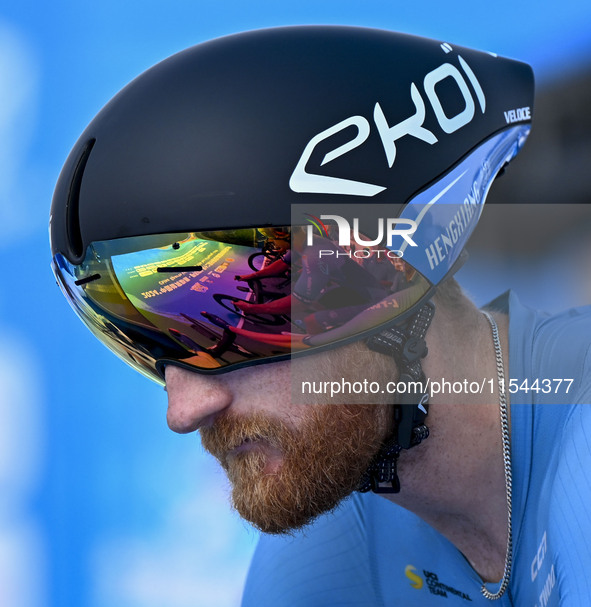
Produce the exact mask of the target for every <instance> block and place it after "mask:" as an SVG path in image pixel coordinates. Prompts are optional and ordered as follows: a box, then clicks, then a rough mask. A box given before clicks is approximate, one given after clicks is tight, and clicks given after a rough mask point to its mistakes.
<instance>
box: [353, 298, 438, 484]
mask: <svg viewBox="0 0 591 607" xmlns="http://www.w3.org/2000/svg"><path fill="white" fill-rule="evenodd" d="M434 314H435V306H434V305H433V303H431V302H427V303H426V304H424V305H423V307H422V308H421V309H420V310H419V311H418V312H417V313H416V314H415V315H414V316H413V317H412V318H411V319H410V320H409V321H407V322H406V324H405V325H403V326H402V327H397V326H393V327H388V328H386V329H383V330H382V331H381V332H380V333H378V334H377V335H374V336H372V337H370V338H369V339H368V340H367V345H368V347H369V348H370V349H371V350H374V351H376V352H380V353H382V354H386V355H387V356H392V358H394V360H395V361H396V364H397V366H398V369H399V371H400V377H399V378H398V383H399V384H405V385H406V390H405V391H404V392H399V393H398V394H397V395H396V403H394V406H395V410H394V430H393V432H392V434H391V436H390V438H388V439H387V440H386V441H385V442H384V444H383V445H382V448H381V449H380V451H379V452H378V453H377V454H376V456H375V457H374V459H373V460H372V462H371V464H370V466H369V468H368V469H367V471H366V472H365V473H364V475H363V477H362V478H361V481H360V483H359V487H358V489H357V490H358V491H361V492H362V493H365V492H367V491H370V490H371V491H373V492H374V493H399V492H400V479H399V478H398V469H397V465H398V457H399V455H400V452H401V451H402V449H410V448H411V447H415V446H416V445H418V444H420V443H421V442H422V441H423V440H425V439H426V438H427V437H428V436H429V428H428V427H427V426H426V424H425V418H426V417H427V413H428V408H429V404H428V403H429V393H428V392H427V381H426V376H425V374H424V373H423V369H422V366H421V360H422V359H423V358H425V356H427V344H426V342H425V334H426V333H427V329H428V328H429V325H430V324H431V320H432V319H433V315H434ZM380 483H390V485H391V486H390V487H380Z"/></svg>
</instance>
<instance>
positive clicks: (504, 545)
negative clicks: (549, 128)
mask: <svg viewBox="0 0 591 607" xmlns="http://www.w3.org/2000/svg"><path fill="white" fill-rule="evenodd" d="M532 103H533V76H532V73H531V69H530V68H529V67H528V66H526V65H524V64H521V63H518V62H515V61H511V60H507V59H502V58H500V57H497V56H496V55H493V54H489V53H479V52H477V51H472V50H470V49H466V48H460V47H455V46H452V45H450V44H449V43H447V42H445V43H441V42H440V41H433V40H426V39H420V38H414V37H411V36H405V35H402V34H395V33H392V32H384V31H378V30H367V29H362V28H341V27H295V28H276V29H270V30H263V31H258V32H248V33H244V34H240V35H236V36H229V37H226V38H222V39H219V40H214V41H210V42H208V43H204V44H202V45H198V46H196V47H194V48H192V49H188V50H187V51H184V52H182V53H179V54H178V55H176V56H174V57H171V58H169V59H168V60H166V61H163V62H162V63H161V64H159V65H157V66H155V67H154V68H152V69H151V70H148V71H147V72H146V73H144V74H143V75H141V76H140V77H138V78H137V79H136V80H134V82H133V83H131V84H130V85H129V86H128V87H126V88H125V89H124V90H123V91H122V92H121V93H120V94H119V95H117V96H116V97H115V98H114V99H113V100H112V101H111V102H110V103H109V104H108V105H107V106H106V107H105V108H104V109H103V110H102V111H101V112H100V113H99V115H98V116H97V117H96V118H95V119H94V120H93V121H92V123H91V124H90V125H89V127H88V129H87V130H86V131H85V132H84V133H83V135H82V136H81V137H80V139H79V141H78V142H77V144H76V145H75V147H74V149H73V151H72V153H71V154H70V156H69V158H68V160H67V162H66V165H65V166H64V169H63V170H62V173H61V175H60V179H59V181H58V184H57V186H56V191H55V195H54V200H53V205H52V218H51V226H50V233H51V245H52V253H53V269H54V272H55V275H56V278H57V280H58V283H59V285H60V286H61V288H62V290H63V293H64V295H65V296H66V298H67V299H68V301H69V302H70V303H71V305H72V306H73V308H74V310H75V311H76V313H77V314H78V315H79V316H80V318H81V319H82V320H83V321H84V323H85V324H86V325H87V326H88V327H89V328H90V330H91V331H92V332H93V334H94V335H96V336H97V337H98V338H99V339H100V340H101V341H102V342H103V343H105V344H106V345H107V346H108V347H109V348H110V349H111V350H112V351H113V352H114V353H115V354H117V355H118V356H120V357H121V358H122V359H123V360H124V361H125V362H126V363H128V364H129V365H131V366H132V367H133V368H134V369H136V370H138V371H140V372H141V373H143V374H144V375H146V376H147V377H149V378H150V379H152V380H154V381H156V382H158V383H159V384H164V383H165V384H166V388H167V391H168V396H169V408H168V424H169V426H170V427H171V428H172V429H173V430H175V431H177V432H193V431H196V430H198V431H199V432H200V434H201V437H202V442H203V445H204V447H205V448H206V449H207V450H208V451H210V452H211V453H212V454H213V455H214V456H215V457H216V458H217V459H218V460H219V461H220V463H221V465H222V466H223V467H224V469H225V470H226V472H227V474H228V478H229V480H230V483H231V485H232V500H233V503H234V505H235V507H236V509H237V510H238V512H239V513H240V514H241V515H242V516H243V517H244V518H246V519H247V520H249V521H250V522H252V523H253V524H254V525H255V526H256V527H258V528H259V529H260V530H262V531H263V532H264V533H263V535H262V536H261V541H260V544H259V547H258V549H257V552H256V555H255V558H254V561H253V565H252V567H251V571H250V575H249V580H248V583H247V587H246V590H245V595H244V604H245V605H257V606H259V607H260V606H263V605H274V606H276V605H282V606H283V605H286V606H289V607H295V606H301V607H312V606H317V605H323V606H324V605H326V606H331V607H332V606H333V605H338V606H344V605H356V606H358V605H363V606H366V605H388V606H392V607H394V606H397V607H398V606H400V605H404V606H406V607H408V606H410V605H413V606H416V607H419V606H420V607H425V606H426V607H435V606H439V605H442V604H443V603H442V600H443V599H445V605H450V604H454V605H460V604H461V605H464V604H465V603H466V602H471V603H479V604H481V605H482V604H487V603H488V602H489V601H490V600H499V603H498V604H500V605H503V606H504V607H507V606H509V605H520V606H521V605H524V606H525V605H528V606H529V605H539V606H540V607H556V606H557V605H561V606H563V607H567V606H568V607H570V606H575V605H576V606H580V605H586V604H589V597H590V596H591V584H590V583H589V581H588V579H589V576H588V568H589V566H591V549H590V546H591V541H590V540H591V538H590V536H591V521H589V516H588V512H587V509H588V504H589V502H590V501H591V482H590V480H589V466H590V464H591V450H590V445H591V440H589V439H588V437H587V434H586V431H587V428H589V427H590V422H591V420H589V419H588V418H589V413H588V412H587V411H588V410H590V409H589V408H588V407H584V406H583V405H585V404H589V403H590V402H591V346H590V343H589V341H590V339H589V336H590V335H591V310H589V309H584V308H583V309H580V310H573V311H570V312H568V313H565V314H560V315H556V316H554V317H548V316H546V315H543V314H538V313H535V312H533V311H532V310H529V309H527V308H525V307H524V306H522V305H521V304H520V303H519V301H518V300H517V298H516V297H515V296H514V295H513V294H506V295H505V296H502V297H500V298H499V299H498V300H495V301H494V302H493V303H492V304H491V305H490V306H488V308H487V310H485V311H481V310H479V309H478V308H477V307H476V306H475V305H474V304H473V303H472V302H471V301H470V300H469V299H468V298H467V297H466V296H465V295H464V294H463V293H462V292H461V290H460V289H459V287H458V285H457V283H456V282H455V281H454V279H453V274H454V272H455V271H456V270H457V269H458V267H459V265H461V262H462V260H463V251H464V247H465V245H466V242H467V240H468V238H469V236H470V235H471V234H472V232H473V231H474V228H475V226H476V223H477V222H478V220H479V218H480V215H481V213H482V210H483V206H484V200H485V198H486V194H487V192H488V189H489V187H490V185H491V183H492V181H493V180H494V179H495V177H496V176H497V175H498V174H500V173H501V172H502V169H504V167H505V165H506V164H507V163H509V162H510V161H511V160H512V158H513V157H514V156H515V155H516V154H517V153H518V152H519V150H520V149H521V147H522V145H523V144H524V142H525V139H526V138H527V136H528V134H529V130H530V122H531V106H532ZM348 203H354V204H348ZM370 203H372V204H370ZM374 203H375V204H374ZM302 207H303V208H302ZM331 222H332V223H331ZM327 223H330V226H327ZM362 224H363V225H362ZM367 225H371V226H373V228H375V227H376V226H377V233H378V236H377V237H376V236H375V233H376V232H375V229H374V230H372V229H368V228H367ZM292 226H293V227H295V228H296V229H297V231H298V232H299V233H300V234H304V233H305V238H306V243H307V245H308V246H309V248H310V250H312V251H314V255H317V258H315V259H314V260H313V261H314V264H315V267H317V268H319V270H320V271H322V268H325V269H327V275H328V274H330V272H329V271H328V264H323V261H325V260H323V256H326V255H334V256H335V257H338V256H355V257H357V255H358V254H361V255H363V252H364V251H367V247H371V251H372V254H382V255H386V256H388V257H390V256H392V255H394V257H397V258H403V261H404V265H405V268H406V270H407V278H408V281H404V284H402V285H398V287H397V288H396V289H395V290H394V292H389V293H388V294H384V297H383V298H382V299H380V300H379V301H375V302H374V301H372V302H371V303H370V304H368V306H367V307H365V308H364V309H363V310H361V311H359V312H357V311H356V313H355V315H354V316H353V317H352V318H351V317H350V316H347V317H346V318H342V316H341V315H340V314H339V306H341V305H344V304H343V302H341V301H339V297H336V296H335V297H334V298H333V299H334V301H333V302H332V304H331V305H332V306H333V307H332V308H331V309H329V310H328V314H329V316H330V315H331V314H332V316H330V321H331V322H330V323H328V322H327V323H325V325H324V326H323V330H322V331H319V332H315V331H308V330H307V328H306V326H305V323H302V317H301V316H298V313H297V311H294V309H293V308H292V310H291V312H292V313H291V314H290V315H285V314H282V315H277V316H279V318H268V317H258V316H256V315H251V314H243V313H242V314H241V312H242V310H241V309H240V308H241V307H245V306H244V305H243V304H238V305H236V304H237V302H238V301H239V300H240V301H245V300H244V299H241V297H244V293H245V292H247V295H246V298H247V301H248V302H253V301H254V302H255V303H260V302H259V301H258V299H260V298H263V299H264V298H265V297H270V295H269V290H268V289H267V290H265V288H264V287H263V288H256V287H255V286H254V285H252V286H249V287H246V286H245V285H238V284H237V282H236V281H235V280H234V278H233V276H236V275H237V276H243V275H245V274H249V273H250V270H249V268H250V269H252V262H253V259H254V258H257V259H258V258H260V254H261V250H262V246H263V244H262V242H263V241H264V238H261V236H262V235H265V234H267V233H268V232H269V230H273V229H279V230H280V231H281V233H282V234H284V235H285V234H287V233H289V232H290V231H291V230H292ZM329 228H330V229H329ZM317 232H319V233H320V235H321V236H322V238H333V239H334V242H335V246H334V247H331V248H330V249H320V250H318V251H316V249H315V248H314V247H313V246H312V245H313V243H314V238H315V237H316V233H317ZM367 235H369V236H367ZM368 239H370V240H368ZM353 241H355V242H354V243H353ZM353 245H355V246H353ZM292 272H293V268H292ZM294 274H296V273H295V272H294ZM330 282H331V281H330V280H329V279H327V280H326V281H325V282H324V281H323V282H322V285H321V287H320V288H319V290H320V292H319V293H316V295H315V296H317V300H314V301H308V302H304V303H306V304H308V305H311V306H312V307H313V306H314V305H315V304H317V303H318V301H320V298H322V297H323V296H324V295H329V296H330V294H331V293H330V291H329V289H330V288H331V285H330ZM353 282H354V281H353ZM347 287H349V289H350V290H354V289H355V287H356V285H355V284H351V285H347ZM357 287H359V285H357ZM291 293H292V294H293V285H292V289H291ZM282 295H283V296H285V295H289V293H287V294H286V293H283V294H282ZM255 300H256V301H255ZM341 311H342V310H341ZM283 312H284V310H283ZM323 312H324V311H323ZM270 316H275V315H270ZM339 319H340V320H339ZM305 387H307V388H306V389H304V388H305ZM304 397H305V398H304ZM509 398H510V399H511V402H509ZM300 529H301V531H298V530H300ZM286 534H288V535H287V537H286Z"/></svg>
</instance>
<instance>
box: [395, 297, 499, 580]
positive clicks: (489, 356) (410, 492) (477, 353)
mask: <svg viewBox="0 0 591 607" xmlns="http://www.w3.org/2000/svg"><path fill="white" fill-rule="evenodd" d="M457 317H458V315H457V313H456V314H455V315H454V318H446V314H445V310H444V309H443V310H442V309H441V308H438V310H437V313H436V314H435V318H434V320H433V324H432V326H431V328H430V330H429V331H428V333H427V344H428V347H429V351H430V352H434V353H437V352H446V353H449V352H453V353H454V354H453V357H450V356H449V355H447V354H446V356H443V357H439V358H437V357H435V356H428V357H427V359H425V361H424V365H423V368H424V370H425V373H426V375H427V377H429V378H430V380H431V382H439V384H438V385H440V386H442V390H441V392H440V394H437V395H434V396H433V397H432V399H431V404H430V407H429V416H428V418H427V423H428V426H429V428H430V431H431V434H430V436H429V439H428V440H426V441H424V443H422V444H421V445H419V446H417V447H415V448H413V449H410V450H408V451H403V452H402V453H401V455H400V460H399V467H398V470H399V476H400V482H401V486H402V490H401V492H400V493H399V494H384V496H385V497H387V498H388V499H391V500H392V501H394V502H396V503H398V504H399V505H401V506H403V507H405V508H407V509H408V510H411V511H412V512H414V513H415V514H417V515H418V516H420V517H421V518H422V519H423V520H425V521H426V522H427V523H429V524H430V525H431V526H432V527H434V528H435V529H437V530H438V531H439V532H440V533H441V534H442V535H444V536H445V537H447V539H449V540H450V541H451V542H452V543H453V544H454V545H455V546H456V547H457V548H458V549H459V550H460V551H461V552H462V553H463V554H464V556H465V557H466V558H467V559H468V561H469V562H470V563H471V565H472V566H473V567H474V569H475V570H476V571H477V572H478V573H479V574H480V575H481V577H482V578H483V580H484V581H498V580H500V579H501V577H502V575H503V569H504V563H505V553H506V548H507V502H506V491H505V489H506V488H505V474H504V467H503V455H502V453H503V446H502V437H501V426H500V412H499V393H498V390H497V369H496V359H495V350H494V345H493V339H492V334H491V328H490V324H489V322H488V320H487V319H486V318H485V317H484V315H483V314H482V313H481V312H480V311H478V310H476V308H473V307H468V309H467V310H466V314H463V315H462V317H461V318H462V321H461V328H460V327H457V326H456V327H453V325H454V324H458V321H457V320H456V319H457ZM496 321H497V323H498V325H499V333H500V336H501V345H502V348H503V351H504V358H505V361H506V359H507V347H506V345H507V319H506V317H504V316H500V317H499V316H496ZM450 328H452V329H454V330H453V331H452V330H450ZM449 335H455V336H457V337H456V338H455V339H454V341H452V342H450V340H449ZM460 336H461V337H460ZM483 380H484V390H483V393H482V394H480V393H478V394H472V393H471V392H470V389H469V386H470V384H471V383H472V382H476V383H477V384H478V385H479V386H481V385H483ZM491 380H492V381H491ZM444 381H445V382H446V383H445V384H444ZM454 382H456V386H455V387H456V388H457V387H458V386H459V385H460V384H461V386H462V391H461V392H460V393H456V392H453V386H454ZM457 382H459V383H457ZM475 385H476V384H474V386H475ZM444 386H445V390H444V389H443V387H444ZM464 386H467V387H468V389H466V388H464ZM491 387H492V391H491ZM450 392H452V393H451V394H450Z"/></svg>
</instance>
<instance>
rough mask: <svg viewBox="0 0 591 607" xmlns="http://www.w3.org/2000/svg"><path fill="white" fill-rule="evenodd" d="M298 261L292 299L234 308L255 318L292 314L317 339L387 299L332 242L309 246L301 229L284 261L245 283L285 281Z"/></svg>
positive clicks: (367, 274) (369, 276) (373, 279)
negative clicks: (282, 277) (268, 279)
mask: <svg viewBox="0 0 591 607" xmlns="http://www.w3.org/2000/svg"><path fill="white" fill-rule="evenodd" d="M294 256H295V257H297V262H296V265H297V266H298V271H297V273H296V275H295V276H293V277H292V280H293V287H292V291H291V295H287V296H285V297H283V298H280V299H276V300H274V301H271V302H267V303H261V304H251V303H248V302H238V303H236V307H237V308H239V309H240V310H242V311H243V312H246V313H251V314H257V313H258V314H260V313H272V314H291V317H292V320H293V321H294V322H298V320H301V319H302V318H303V319H304V324H305V326H306V329H307V330H308V332H309V333H318V332H320V331H322V330H324V329H328V328H331V327H333V326H335V325H340V324H342V323H343V322H345V321H347V320H348V319H350V318H351V317H353V316H355V314H357V313H358V312H361V311H362V310H364V309H366V308H367V307H369V306H371V305H372V304H373V303H376V302H378V301H380V300H381V299H383V298H384V297H385V296H386V295H387V292H388V291H387V290H386V289H385V288H384V287H383V286H382V285H381V284H380V282H379V280H378V279H377V278H376V277H374V276H373V275H372V273H370V272H369V271H367V270H365V269H364V267H362V266H361V265H360V264H358V263H356V262H355V261H353V260H352V259H351V258H350V257H348V256H347V255H345V254H344V251H343V249H342V248H340V247H338V245H335V243H334V242H332V241H331V240H328V239H327V238H322V237H314V241H313V244H312V245H307V244H306V233H305V231H304V230H303V229H297V230H293V232H292V246H291V249H289V250H288V251H286V253H285V254H284V255H283V256H282V258H281V259H279V260H277V261H275V262H273V263H271V264H270V265H269V266H267V267H265V268H263V269H262V270H260V271H259V272H255V273H252V274H250V275H247V276H243V277H241V278H242V279H243V280H250V279H254V278H259V279H260V278H265V277H269V276H278V275H283V274H285V273H286V272H288V271H289V270H290V269H291V267H292V258H293V257H294Z"/></svg>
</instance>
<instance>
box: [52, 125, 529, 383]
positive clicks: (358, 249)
mask: <svg viewBox="0 0 591 607" xmlns="http://www.w3.org/2000/svg"><path fill="white" fill-rule="evenodd" d="M528 133H529V127H528V126H527V125H519V126H515V127H511V128H508V129H507V130H504V131H501V132H499V133H497V134H495V135H494V136H492V137H491V138H489V139H488V140H486V141H485V142H483V143H482V144H481V145H480V146H478V147H477V148H475V149H474V150H472V151H471V153H470V154H468V155H467V156H466V157H464V159H463V160H462V161H461V162H459V163H458V164H457V165H455V166H454V167H453V168H452V169H451V170H450V171H449V172H448V173H446V174H445V175H442V176H441V177H440V178H439V179H437V180H436V181H434V182H432V183H431V184H429V185H428V187H426V188H425V189H424V190H422V191H421V192H418V193H417V194H416V195H415V196H414V197H413V198H412V199H411V200H410V201H408V203H407V204H405V205H404V207H403V208H402V210H401V211H400V213H399V214H397V212H394V211H393V210H392V209H390V207H389V206H388V205H384V204H378V205H370V204H368V203H363V204H361V205H347V204H343V203H342V201H341V203H339V204H337V205H334V204H328V205H321V206H320V207H318V208H317V207H316V206H314V205H295V204H293V205H291V208H292V218H291V226H293V227H287V226H284V227H280V226H275V227H260V228H247V229H236V230H218V231H208V232H184V233H175V234H159V235H148V236H134V237H129V238H122V239H115V240H109V241H102V242H94V243H92V244H90V245H89V247H88V248H87V251H86V256H85V259H84V261H83V262H82V263H80V264H78V265H74V264H72V263H70V262H69V261H68V260H67V259H66V258H65V257H64V256H62V255H61V254H56V255H55V257H54V260H53V270H54V272H55V274H56V277H57V279H58V282H59V284H60V286H61V288H62V290H63V292H64V293H65V295H66V297H67V299H68V300H69V301H70V303H71V305H72V306H73V308H74V309H75V311H76V312H77V314H78V315H79V316H80V318H81V319H82V320H83V321H84V323H85V324H86V325H87V326H88V327H89V328H90V330H91V331H92V332H93V333H94V334H95V335H96V336H97V337H98V338H99V339H100V340H101V341H102V342H103V343H105V344H106V345H107V346H108V347H109V348H110V349H111V350H113V351H114V352H115V353H116V354H117V355H118V356H120V357H121V358H122V359H123V360H124V361H125V362H127V363H128V364H130V365H132V366H133V367H134V368H136V369H137V370H139V371H140V372H142V373H144V374H145V375H147V376H148V377H150V378H151V379H154V380H155V381H157V382H159V383H163V374H164V367H165V365H166V364H167V363H171V362H172V363H174V364H178V365H181V366H185V367H187V368H190V369H194V370H197V371H200V372H202V373H219V372H224V371H228V370H232V369H234V368H238V367H241V366H246V365H253V364H258V363H261V362H266V361H272V360H281V359H285V358H289V357H290V356H292V355H296V356H297V355H300V354H303V353H307V352H310V351H312V350H316V349H323V348H327V347H332V346H334V345H340V344H344V343H347V342H349V341H352V340H354V339H359V338H360V337H363V336H366V335H369V334H371V333H372V332H375V331H377V330H379V329H380V328H381V327H383V326H384V325H386V324H388V323H391V322H396V321H399V320H401V319H402V318H404V317H405V315H408V314H409V313H410V312H412V311H413V310H415V309H416V306H417V305H418V304H420V303H422V302H423V301H425V300H426V299H428V298H429V297H431V295H432V294H433V291H434V287H435V286H436V285H438V284H440V283H441V281H443V280H444V279H445V277H446V276H449V275H450V274H453V273H454V271H455V269H457V266H458V262H459V261H461V256H462V252H463V249H464V247H465V245H466V243H467V241H468V239H469V237H470V234H471V233H472V231H473V229H474V227H475V225H476V223H477V221H478V218H479V217H480V214H481V212H482V207H483V205H484V201H485V198H486V194H487V192H488V189H489V187H490V184H491V183H492V180H493V179H494V178H495V176H496V175H497V173H498V172H499V170H500V169H501V168H502V167H503V166H504V165H505V164H506V163H508V162H509V161H510V160H511V159H512V158H513V157H514V156H515V155H516V154H517V152H518V151H519V149H520V148H521V146H522V145H523V142H524V141H525V138H526V137H527V134H528ZM326 179H329V178H325V181H326ZM331 179H333V178H331ZM390 211H392V212H393V214H392V215H389V212H390Z"/></svg>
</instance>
